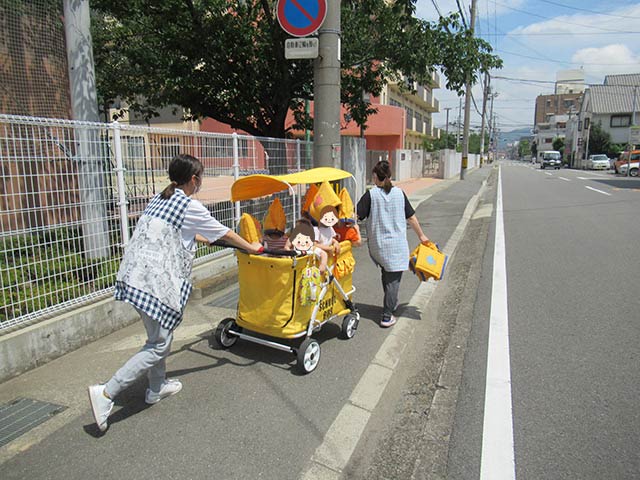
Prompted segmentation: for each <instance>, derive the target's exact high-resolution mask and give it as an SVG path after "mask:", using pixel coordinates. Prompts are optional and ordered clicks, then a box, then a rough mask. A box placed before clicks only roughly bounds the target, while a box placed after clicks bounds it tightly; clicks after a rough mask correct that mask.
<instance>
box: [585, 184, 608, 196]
mask: <svg viewBox="0 0 640 480" xmlns="http://www.w3.org/2000/svg"><path fill="white" fill-rule="evenodd" d="M584 188H588V189H589V190H593V191H594V192H598V193H601V194H603V195H609V196H611V194H610V193H608V192H603V191H602V190H598V189H597V188H593V187H590V186H588V185H585V187H584Z"/></svg>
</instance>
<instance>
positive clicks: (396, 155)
mask: <svg viewBox="0 0 640 480" xmlns="http://www.w3.org/2000/svg"><path fill="white" fill-rule="evenodd" d="M391 168H392V170H393V179H394V180H395V181H400V180H407V179H409V178H411V150H396V151H395V152H393V162H392V165H391Z"/></svg>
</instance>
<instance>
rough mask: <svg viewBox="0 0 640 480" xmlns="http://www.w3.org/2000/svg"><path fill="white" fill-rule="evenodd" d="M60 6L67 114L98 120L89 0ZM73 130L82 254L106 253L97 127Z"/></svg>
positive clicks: (102, 166) (68, 1)
mask: <svg viewBox="0 0 640 480" xmlns="http://www.w3.org/2000/svg"><path fill="white" fill-rule="evenodd" d="M63 8H64V30H65V41H66V46H67V64H68V69H69V89H70V97H71V115H72V118H73V120H78V121H84V122H98V121H100V118H99V115H98V100H97V98H98V96H97V93H96V75H95V71H94V68H93V46H92V44H91V28H90V26H91V18H90V8H89V0H75V1H74V0H64V2H63ZM74 133H75V135H76V139H77V143H76V147H77V148H76V155H75V157H76V158H75V160H76V161H77V164H78V189H79V191H80V200H81V204H80V214H81V216H82V225H81V226H82V234H83V243H84V249H85V255H86V256H87V258H103V257H108V256H109V255H110V254H111V252H110V240H109V228H108V225H107V223H106V218H107V211H106V204H107V200H106V197H105V192H106V186H105V177H106V172H105V161H104V158H103V156H104V153H103V152H101V146H102V145H103V144H102V140H101V139H100V132H99V130H98V129H97V128H79V129H77V130H74V131H73V132H72V135H73V134H74Z"/></svg>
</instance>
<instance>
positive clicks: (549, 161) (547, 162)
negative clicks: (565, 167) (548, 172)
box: [540, 150, 562, 170]
mask: <svg viewBox="0 0 640 480" xmlns="http://www.w3.org/2000/svg"><path fill="white" fill-rule="evenodd" d="M540 159H541V160H540V168H541V169H543V170H544V169H545V168H546V167H549V168H555V169H556V170H559V169H560V167H562V155H560V152H558V151H557V150H546V151H544V152H542V153H541V154H540Z"/></svg>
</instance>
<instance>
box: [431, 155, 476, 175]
mask: <svg viewBox="0 0 640 480" xmlns="http://www.w3.org/2000/svg"><path fill="white" fill-rule="evenodd" d="M438 154H439V156H440V168H439V170H438V177H439V178H443V179H447V178H453V177H455V176H459V175H460V169H461V168H462V153H460V152H456V151H455V150H440V152H438ZM479 166H480V155H478V154H475V153H470V154H469V157H468V158H467V171H469V170H472V169H474V168H478V167H479Z"/></svg>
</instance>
